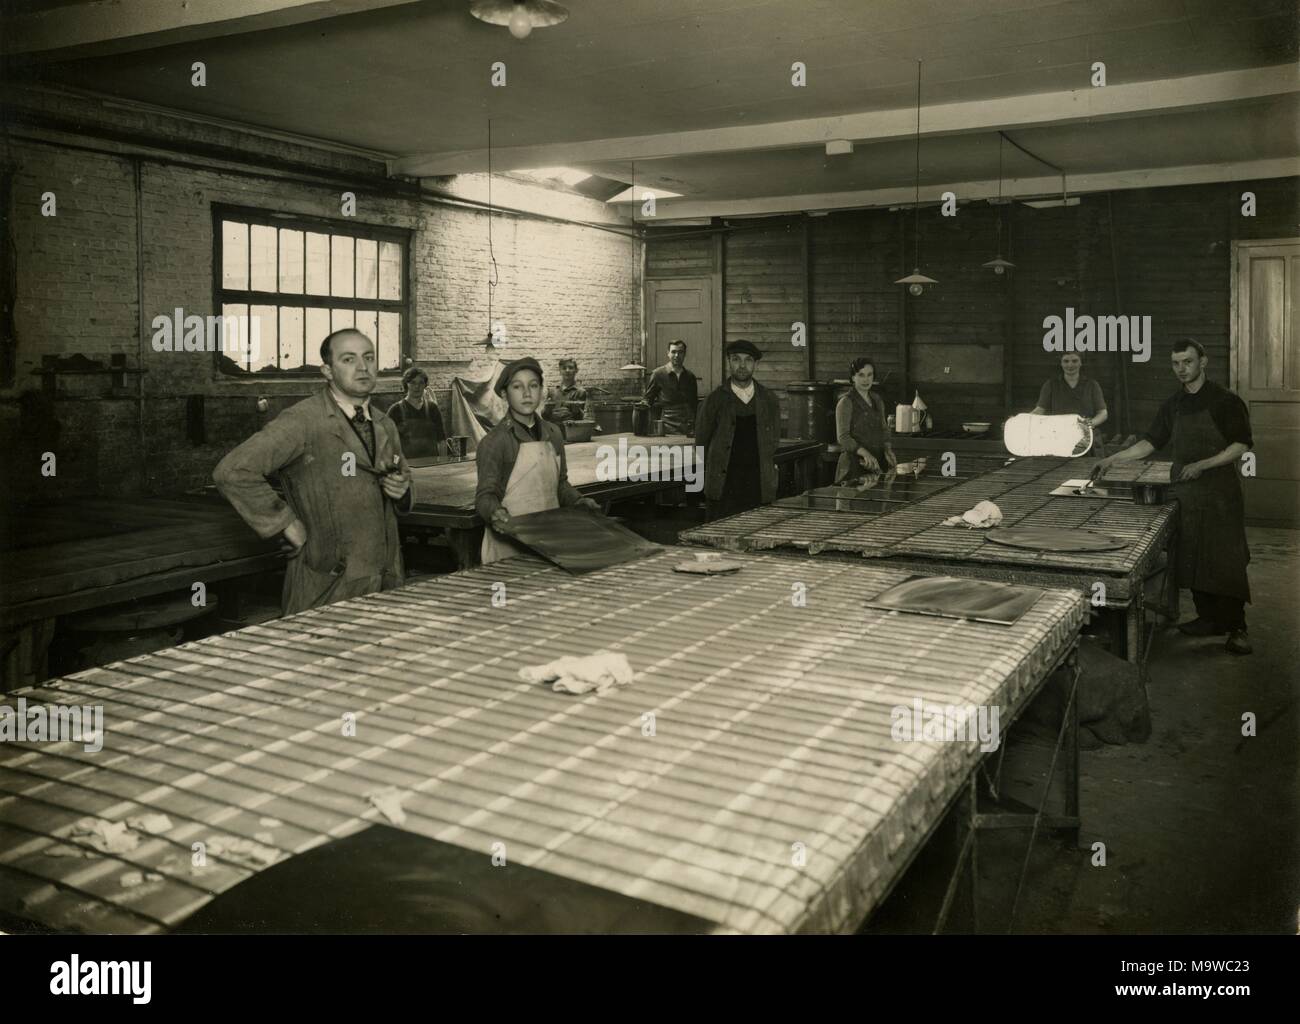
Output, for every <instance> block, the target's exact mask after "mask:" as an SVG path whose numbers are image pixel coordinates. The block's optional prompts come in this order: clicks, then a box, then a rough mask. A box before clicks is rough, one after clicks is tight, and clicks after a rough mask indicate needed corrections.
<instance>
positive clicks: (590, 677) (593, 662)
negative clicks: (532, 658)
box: [519, 651, 632, 693]
mask: <svg viewBox="0 0 1300 1024" xmlns="http://www.w3.org/2000/svg"><path fill="white" fill-rule="evenodd" d="M519 678H520V679H522V680H523V681H524V682H526V683H551V689H552V690H554V691H555V692H556V693H590V692H591V691H592V690H595V691H596V692H597V693H604V692H605V691H606V690H608V689H609V688H610V687H611V686H626V685H627V684H628V683H630V682H631V681H632V666H631V665H629V664H628V660H627V655H625V654H616V653H614V652H613V651H598V652H597V653H595V654H589V655H587V656H586V657H585V658H575V657H573V656H572V655H565V656H564V657H563V658H556V659H555V660H554V661H548V662H547V663H546V664H545V665H528V666H525V667H524V668H521V669H520V670H519ZM552 680H554V682H552Z"/></svg>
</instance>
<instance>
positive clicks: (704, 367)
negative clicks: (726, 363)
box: [646, 277, 722, 398]
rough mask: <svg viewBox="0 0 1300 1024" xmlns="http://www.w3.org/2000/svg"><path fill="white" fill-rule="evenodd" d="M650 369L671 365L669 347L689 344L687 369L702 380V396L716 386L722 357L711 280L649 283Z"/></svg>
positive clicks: (693, 278) (657, 281)
mask: <svg viewBox="0 0 1300 1024" xmlns="http://www.w3.org/2000/svg"><path fill="white" fill-rule="evenodd" d="M646 292H647V296H648V299H649V301H648V303H647V306H648V310H647V313H648V318H649V325H648V327H649V330H648V332H647V333H648V348H649V351H648V352H647V353H646V358H647V359H649V360H650V363H649V368H650V369H653V368H654V367H656V366H663V365H664V363H666V362H668V346H669V345H670V344H671V343H672V342H673V341H675V340H676V339H678V338H680V339H681V340H682V341H684V342H686V366H687V368H688V369H690V371H691V372H692V373H694V374H695V376H696V377H697V378H699V382H700V397H701V398H703V397H704V396H705V395H706V394H708V392H709V391H711V390H713V388H715V387H717V385H718V382H719V378H718V369H717V368H718V367H719V366H720V365H721V363H722V354H721V351H720V348H719V342H718V339H716V338H715V337H714V323H713V281H712V279H711V278H708V277H690V278H685V277H684V278H670V279H658V280H651V281H648V282H647V283H646Z"/></svg>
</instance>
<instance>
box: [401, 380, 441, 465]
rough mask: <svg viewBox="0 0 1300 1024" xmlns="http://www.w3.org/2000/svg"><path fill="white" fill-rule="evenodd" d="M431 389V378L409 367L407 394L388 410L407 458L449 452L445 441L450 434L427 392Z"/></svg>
mask: <svg viewBox="0 0 1300 1024" xmlns="http://www.w3.org/2000/svg"><path fill="white" fill-rule="evenodd" d="M428 387H429V375H428V374H427V373H425V372H424V371H423V370H421V369H420V368H419V367H418V366H412V367H409V368H408V369H407V371H406V372H405V373H404V374H402V388H403V389H404V390H405V392H406V394H405V395H403V396H402V398H401V399H399V400H398V401H396V402H394V403H393V404H392V405H391V406H389V408H388V415H389V418H390V419H392V421H393V422H394V423H396V424H397V434H398V436H399V437H400V438H401V440H402V452H403V453H404V454H405V455H406V457H407V458H408V459H415V458H420V457H422V456H425V455H443V454H445V453H446V449H445V445H444V444H443V442H444V441H446V439H447V432H446V431H445V430H444V429H443V426H442V413H440V412H439V411H438V404H437V403H436V402H435V401H434V400H433V398H432V396H430V395H428V394H426V393H425V392H426V390H427V389H428Z"/></svg>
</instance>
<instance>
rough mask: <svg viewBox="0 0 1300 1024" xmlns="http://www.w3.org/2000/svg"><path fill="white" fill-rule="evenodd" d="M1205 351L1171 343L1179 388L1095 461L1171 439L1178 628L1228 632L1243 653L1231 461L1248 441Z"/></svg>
mask: <svg viewBox="0 0 1300 1024" xmlns="http://www.w3.org/2000/svg"><path fill="white" fill-rule="evenodd" d="M1207 362H1208V360H1207V358H1206V356H1205V350H1204V349H1203V348H1201V346H1200V344H1199V343H1198V342H1196V341H1194V340H1192V339H1191V338H1187V339H1185V340H1183V341H1180V342H1178V343H1177V344H1175V345H1174V351H1173V368H1174V375H1175V376H1176V377H1177V378H1178V380H1179V383H1180V384H1181V385H1182V387H1181V388H1180V389H1179V390H1178V392H1177V394H1175V395H1173V397H1171V398H1170V399H1169V400H1168V401H1166V402H1165V404H1164V405H1162V406H1161V407H1160V411H1159V412H1158V413H1157V414H1156V418H1155V421H1154V422H1153V423H1152V424H1151V428H1150V429H1149V430H1148V431H1147V432H1146V433H1145V434H1144V435H1142V439H1141V440H1139V441H1138V443H1137V444H1135V445H1133V447H1131V448H1126V449H1125V450H1124V451H1122V452H1119V453H1117V454H1115V455H1112V456H1110V457H1109V458H1106V459H1102V460H1101V462H1100V463H1099V468H1101V469H1103V470H1104V469H1105V467H1107V466H1109V465H1110V464H1111V463H1113V462H1127V461H1129V460H1131V459H1141V458H1145V457H1146V456H1148V455H1150V454H1152V453H1153V452H1155V451H1158V450H1159V449H1161V448H1163V447H1165V445H1167V444H1170V443H1171V442H1172V449H1173V451H1172V457H1173V467H1172V469H1171V470H1170V480H1171V481H1172V482H1173V496H1174V497H1175V498H1177V499H1178V528H1179V536H1178V565H1177V570H1178V585H1179V586H1180V587H1189V588H1190V589H1191V591H1192V598H1193V599H1194V600H1195V602H1196V618H1195V619H1194V620H1193V621H1191V622H1185V623H1183V624H1182V625H1180V626H1179V627H1178V628H1179V630H1180V631H1181V632H1182V633H1185V634H1186V635H1188V636H1222V635H1223V634H1224V633H1226V634H1227V635H1228V640H1227V643H1226V644H1225V645H1224V646H1225V649H1226V650H1227V651H1228V652H1229V653H1232V654H1250V653H1251V646H1250V641H1249V640H1248V639H1247V635H1246V608H1245V606H1246V604H1247V603H1248V602H1249V601H1250V583H1249V582H1248V580H1247V578H1246V565H1247V563H1248V562H1249V561H1250V550H1249V548H1248V547H1247V546H1246V517H1245V508H1244V503H1243V501H1242V494H1241V481H1240V479H1238V476H1237V464H1238V462H1239V461H1240V459H1241V457H1242V455H1243V454H1245V452H1246V451H1247V450H1248V449H1249V448H1251V447H1252V446H1253V444H1254V441H1253V439H1252V438H1251V434H1250V413H1249V411H1248V410H1247V408H1246V403H1245V402H1243V401H1242V400H1241V399H1240V398H1238V397H1237V396H1236V395H1234V394H1233V393H1232V392H1231V391H1229V390H1228V389H1227V388H1224V387H1221V386H1220V385H1218V384H1215V383H1214V382H1213V381H1211V380H1208V379H1207V378H1206V376H1205V366H1206V363H1207Z"/></svg>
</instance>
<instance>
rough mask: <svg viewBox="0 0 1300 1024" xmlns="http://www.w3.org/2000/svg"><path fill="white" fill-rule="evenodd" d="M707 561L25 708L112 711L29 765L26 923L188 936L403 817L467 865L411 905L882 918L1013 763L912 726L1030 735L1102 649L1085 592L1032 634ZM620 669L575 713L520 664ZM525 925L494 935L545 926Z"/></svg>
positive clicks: (142, 678) (457, 606)
mask: <svg viewBox="0 0 1300 1024" xmlns="http://www.w3.org/2000/svg"><path fill="white" fill-rule="evenodd" d="M694 554H695V553H694V552H693V551H691V550H688V549H684V548H670V549H665V550H663V551H662V552H660V553H658V554H654V555H652V556H650V557H647V558H643V559H641V560H639V561H635V562H629V563H624V564H622V565H617V566H613V567H610V568H607V569H604V570H600V571H597V572H595V573H591V574H589V575H584V576H577V577H575V576H570V575H568V574H566V573H564V572H562V571H560V570H558V569H556V568H554V567H552V566H550V565H548V564H546V563H544V562H542V561H541V560H539V559H536V558H533V557H521V558H514V559H508V560H506V561H502V562H497V563H494V564H492V565H490V566H482V567H479V568H478V569H474V570H470V571H466V572H458V573H453V574H449V575H445V576H438V577H430V578H425V579H422V580H420V581H418V582H415V583H412V584H410V585H408V586H406V587H403V588H400V589H397V590H393V591H388V592H385V593H380V594H373V595H370V596H367V597H364V598H358V599H354V600H349V601H343V602H340V603H338V604H334V605H329V606H327V607H323V608H319V609H314V610H312V611H308V612H304V613H302V614H299V615H294V616H291V617H288V618H284V619H279V620H276V621H273V622H269V623H266V624H264V625H259V626H252V627H248V628H245V629H242V630H239V631H237V632H233V633H227V634H225V635H222V636H216V637H212V638H210V639H207V640H203V641H199V642H196V643H190V644H185V645H182V646H180V647H176V648H173V649H170V650H165V651H160V652H158V653H156V654H151V655H147V656H144V657H139V658H134V659H132V660H130V661H128V662H121V663H117V664H112V665H107V666H104V667H102V668H97V669H93V670H90V671H86V672H82V673H79V674H77V675H73V676H67V677H64V678H61V679H56V680H52V681H50V682H48V683H45V684H43V685H41V686H40V687H37V688H33V689H30V690H27V691H25V692H24V694H23V696H24V697H25V699H26V701H27V702H28V704H29V705H30V704H34V703H37V702H49V703H53V704H62V705H69V704H78V705H86V706H91V705H94V706H100V707H102V708H103V716H104V719H103V720H104V733H103V749H102V750H100V751H97V752H96V751H87V750H86V749H84V747H83V745H82V744H81V743H78V742H35V741H31V740H28V741H25V742H23V741H19V742H12V743H5V744H2V745H0V910H3V911H4V913H6V914H9V915H12V916H13V917H15V918H18V919H21V920H26V921H33V922H37V923H39V924H41V925H43V926H45V927H49V928H53V929H57V930H65V931H85V932H109V933H117V932H156V931H164V930H168V929H173V928H176V927H178V926H180V925H181V924H182V923H183V922H185V921H186V920H187V919H188V918H190V917H191V916H192V915H194V914H195V913H196V912H197V911H199V910H200V908H204V907H205V905H207V904H209V903H210V902H212V901H214V897H218V896H219V894H224V893H227V892H228V891H229V890H231V889H233V888H234V887H236V886H239V885H240V883H245V882H248V881H249V880H250V879H254V878H260V877H261V876H262V875H263V873H268V874H266V877H267V879H268V880H273V879H274V878H275V877H276V876H275V875H274V874H273V873H274V872H276V871H277V869H278V868H280V867H281V866H282V865H285V864H287V863H288V862H290V861H292V860H293V859H294V858H298V857H305V856H307V855H309V854H310V853H311V851H317V850H320V849H321V848H323V847H326V846H327V845H328V844H332V843H336V842H343V841H346V840H347V838H349V837H356V836H357V835H358V834H359V833H361V832H362V831H363V830H367V829H368V828H369V827H370V826H372V825H377V824H378V825H380V826H382V827H383V828H392V829H396V830H399V831H400V832H403V833H406V834H408V835H410V836H415V837H420V840H421V842H422V843H425V844H428V845H431V846H432V845H434V844H441V845H442V846H443V847H446V848H447V849H451V850H455V851H459V852H460V853H461V854H462V856H463V857H464V858H465V860H464V862H463V863H464V865H465V866H464V870H463V871H462V872H459V873H452V877H451V878H450V880H445V881H447V885H446V886H444V887H443V888H439V886H438V883H437V881H436V879H431V880H429V881H428V883H427V885H428V888H427V889H426V888H423V887H422V886H423V885H424V884H425V883H423V882H421V881H416V880H411V881H407V882H404V883H403V884H402V886H401V894H400V896H401V900H400V903H401V905H402V906H406V907H411V906H414V905H417V904H419V903H420V902H421V901H422V900H427V903H428V905H429V906H441V905H444V904H446V905H451V904H455V903H456V902H457V901H462V902H463V901H467V900H468V901H470V902H472V903H474V904H476V905H490V906H503V907H507V906H508V905H509V904H510V900H511V899H513V898H514V897H513V896H512V894H511V893H510V892H503V891H499V890H500V889H501V887H503V886H507V885H508V884H509V883H508V881H507V879H508V878H509V874H508V872H507V871H505V870H504V869H503V870H493V869H492V868H491V867H489V865H490V864H492V863H493V862H492V860H491V858H493V857H494V856H497V855H499V856H500V857H501V858H502V862H503V864H504V863H505V862H506V860H507V859H508V862H509V864H512V865H518V866H520V867H521V869H524V868H526V869H527V870H529V871H531V872H533V875H532V876H531V877H532V878H533V879H534V882H533V883H531V884H530V886H529V890H528V891H529V892H530V893H531V894H532V897H531V898H534V899H539V900H540V899H545V898H547V897H546V896H545V893H546V892H548V891H552V890H547V889H546V886H548V885H552V884H553V885H556V886H565V887H568V888H566V889H564V892H565V893H567V894H568V895H567V896H566V898H569V897H572V896H573V895H574V893H575V891H576V890H579V889H580V890H581V892H582V893H584V894H586V897H588V898H590V900H592V901H593V905H594V903H602V901H603V903H602V905H617V908H618V909H617V911H615V910H611V911H610V912H609V916H607V917H605V918H602V920H615V919H616V920H617V921H619V922H620V923H621V927H623V928H624V929H626V930H630V931H646V930H658V928H659V927H660V926H663V927H664V928H665V929H666V930H676V931H681V930H686V931H726V932H744V933H786V932H840V931H849V930H852V929H854V928H856V927H858V926H859V925H860V924H861V923H862V922H863V921H864V919H865V918H867V916H868V915H869V914H870V913H871V912H872V910H873V908H875V907H876V906H877V905H878V903H879V902H880V901H881V900H882V899H883V897H884V895H885V894H886V893H887V892H888V891H889V889H890V887H891V886H892V885H893V884H894V883H895V882H896V881H897V879H898V878H899V876H900V875H901V873H902V872H903V871H904V870H905V868H906V866H907V865H908V863H909V862H910V860H911V859H912V858H913V857H914V856H915V854H916V852H917V851H918V850H919V848H920V847H921V846H922V845H923V844H924V842H925V841H926V838H927V836H928V835H929V834H930V833H931V831H932V830H933V829H934V827H935V825H936V824H937V822H938V821H939V819H940V818H941V817H942V816H943V815H944V813H945V811H946V809H947V808H948V807H949V806H950V805H952V804H953V802H954V800H955V799H956V797H957V795H958V794H959V792H961V791H963V787H966V788H967V789H969V787H970V785H971V780H972V779H973V777H974V774H973V773H974V771H975V768H976V766H977V765H978V763H979V761H980V759H981V758H982V757H983V756H985V755H984V753H982V752H981V749H980V747H979V745H978V744H977V743H975V742H969V741H956V742H954V741H951V740H950V741H948V742H945V741H942V740H938V739H921V738H903V739H899V738H895V736H894V735H893V734H892V725H893V721H894V718H895V714H894V712H895V711H896V710H897V709H898V708H900V707H902V708H906V709H910V708H911V707H913V705H914V702H918V701H919V702H924V703H926V704H927V705H936V704H937V705H947V706H954V705H955V706H969V705H975V706H981V707H997V708H1000V718H1001V726H1002V730H1003V731H1005V728H1006V727H1007V726H1008V725H1009V724H1010V722H1011V721H1012V720H1013V719H1014V717H1015V716H1016V714H1018V713H1019V711H1020V709H1021V708H1022V707H1023V706H1024V705H1025V704H1026V702H1027V701H1028V700H1029V699H1030V698H1031V697H1032V696H1033V695H1034V694H1035V692H1036V691H1037V690H1038V689H1039V688H1040V687H1041V685H1042V684H1043V682H1044V680H1045V678H1046V676H1047V675H1048V674H1049V673H1050V672H1051V671H1052V670H1053V668H1054V667H1055V666H1057V665H1058V664H1060V663H1061V661H1062V660H1063V659H1065V658H1068V657H1069V656H1070V654H1071V652H1072V651H1073V650H1074V648H1075V645H1076V644H1077V638H1078V632H1079V629H1080V627H1081V626H1082V624H1083V621H1084V619H1085V616H1086V604H1085V601H1084V600H1083V598H1082V597H1081V596H1080V595H1079V594H1077V593H1074V592H1070V591H1064V590H1049V591H1045V592H1043V593H1042V594H1041V595H1039V597H1038V599H1037V601H1036V602H1035V603H1034V604H1033V605H1032V606H1031V607H1030V608H1029V609H1028V610H1027V611H1026V612H1025V613H1024V614H1023V615H1022V616H1021V617H1020V618H1019V620H1018V621H1016V622H1015V623H1014V624H1012V625H1009V626H1007V625H994V624H990V623H985V622H976V621H967V620H961V619H947V618H935V617H930V616H924V615H911V614H902V613H899V612H897V611H883V610H879V609H874V608H870V607H867V606H866V602H867V601H869V600H871V599H872V598H873V597H875V596H876V595H878V594H880V593H881V592H882V591H884V590H885V589H887V588H889V587H891V586H893V585H895V584H897V583H899V582H901V581H903V580H904V579H905V578H906V577H907V576H908V575H909V572H908V571H907V570H905V569H899V568H896V567H894V566H891V565H887V564H884V563H871V564H863V563H861V562H856V563H846V562H833V561H819V560H796V559H790V558H779V557H774V556H770V555H740V556H737V559H738V561H740V562H741V563H742V564H741V567H740V569H739V571H737V572H736V573H735V574H734V575H727V576H703V575H685V574H682V573H679V572H676V571H675V568H676V567H677V566H678V565H680V564H681V563H682V562H683V561H684V560H686V561H691V560H694ZM796 591H798V592H800V593H801V594H802V595H803V599H802V600H792V593H794V592H796ZM499 598H500V599H499ZM597 651H601V652H613V653H617V654H622V655H625V656H626V658H627V659H628V662H629V664H630V666H631V668H632V670H633V673H634V677H633V680H632V682H631V683H630V684H629V685H627V686H624V687H616V688H614V689H611V690H608V691H606V692H604V693H589V694H586V695H584V696H574V695H571V694H566V693H557V692H555V691H554V690H553V689H552V688H550V687H549V686H547V685H545V684H537V683H528V682H524V681H522V680H521V678H520V675H519V669H520V667H522V666H530V665H538V664H541V663H546V662H549V661H551V660H552V659H555V658H558V657H560V656H563V655H586V654H590V653H593V652H597ZM349 716H351V721H352V723H353V727H352V729H351V730H350V731H349V729H347V728H341V723H344V724H346V722H347V721H348V720H349ZM123 823H125V824H123ZM196 844H201V847H202V849H205V850H206V851H207V852H206V859H205V861H204V862H203V863H202V864H201V865H200V864H198V863H196V858H195V856H194V854H193V851H194V850H196V849H199V848H200V846H199V845H196ZM471 865H472V866H471ZM471 875H472V877H473V878H474V879H475V881H474V883H473V886H471V885H470V883H469V882H467V881H466V879H467V878H469V877H471ZM547 880H550V881H547ZM326 885H327V879H318V880H317V882H316V884H315V885H314V887H311V888H309V890H308V891H304V892H302V893H298V892H294V891H285V889H284V887H283V886H281V887H279V890H278V893H279V898H280V899H281V901H284V900H289V901H295V902H296V903H303V901H307V903H308V904H309V903H310V901H311V900H315V899H319V897H320V889H321V888H322V887H324V886H326ZM538 886H541V887H542V888H541V889H540V890H539V889H538V888H537V887H538ZM539 892H540V893H541V895H539ZM549 898H551V899H557V898H558V897H555V896H552V897H549ZM322 902H329V900H324V901H322ZM381 902H382V901H381ZM398 902H399V901H394V904H395V906H396V905H397V903H398ZM396 912H397V911H396V910H395V911H394V913H396ZM503 914H505V916H504V917H503V918H501V919H496V918H492V919H491V920H490V921H489V922H487V925H488V926H490V927H492V928H495V929H498V930H503V931H509V930H512V929H513V928H517V927H518V924H519V922H518V920H516V919H514V918H512V917H511V916H510V915H509V913H507V912H506V911H503ZM646 915H649V916H646ZM457 920H460V919H459V918H458V919H457ZM458 927H462V928H463V926H459V925H458ZM585 927H587V928H595V927H597V926H596V925H593V924H591V923H590V922H589V923H588V924H587V925H585Z"/></svg>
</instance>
